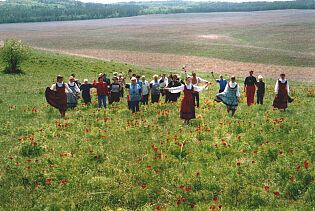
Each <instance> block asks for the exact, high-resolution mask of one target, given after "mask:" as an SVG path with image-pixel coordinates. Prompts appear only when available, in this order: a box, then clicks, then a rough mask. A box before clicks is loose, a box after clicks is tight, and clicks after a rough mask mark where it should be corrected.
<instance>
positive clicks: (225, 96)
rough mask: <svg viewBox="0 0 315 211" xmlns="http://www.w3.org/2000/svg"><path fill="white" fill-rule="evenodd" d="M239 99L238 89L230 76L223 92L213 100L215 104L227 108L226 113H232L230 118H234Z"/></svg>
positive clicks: (233, 77) (233, 78)
mask: <svg viewBox="0 0 315 211" xmlns="http://www.w3.org/2000/svg"><path fill="white" fill-rule="evenodd" d="M239 99H240V88H239V86H238V84H237V83H236V82H235V76H231V81H230V82H229V83H227V85H226V86H225V89H224V91H223V92H221V93H218V94H217V95H216V96H215V98H214V100H215V101H217V102H222V103H224V104H225V105H226V107H227V112H228V113H229V112H230V111H232V116H234V114H235V112H236V109H237V106H238V102H239Z"/></svg>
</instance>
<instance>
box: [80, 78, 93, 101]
mask: <svg viewBox="0 0 315 211" xmlns="http://www.w3.org/2000/svg"><path fill="white" fill-rule="evenodd" d="M91 88H92V84H90V83H89V80H88V79H84V83H83V84H82V85H81V86H80V90H81V91H82V98H83V100H84V103H85V104H86V105H87V104H89V103H90V102H91V94H90V89H91Z"/></svg>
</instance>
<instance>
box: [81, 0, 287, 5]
mask: <svg viewBox="0 0 315 211" xmlns="http://www.w3.org/2000/svg"><path fill="white" fill-rule="evenodd" d="M80 1H82V2H95V3H104V4H110V3H116V2H128V1H130V0H80ZM133 1H152V0H133ZM160 1H164V0H160ZM190 1H209V0H190ZM213 1H223V2H254V1H269V2H272V1H274V0H213ZM277 1H287V0H277Z"/></svg>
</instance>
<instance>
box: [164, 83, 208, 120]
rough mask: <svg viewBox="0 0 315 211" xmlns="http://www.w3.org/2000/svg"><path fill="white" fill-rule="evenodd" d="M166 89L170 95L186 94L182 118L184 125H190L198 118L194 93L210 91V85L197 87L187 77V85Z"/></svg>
mask: <svg viewBox="0 0 315 211" xmlns="http://www.w3.org/2000/svg"><path fill="white" fill-rule="evenodd" d="M165 89H166V90H168V91H169V92H170V93H180V92H182V91H183V92H184V98H183V100H182V103H181V107H180V118H181V119H184V124H189V121H190V120H191V119H195V118H196V114H195V106H194V98H193V93H194V92H201V91H202V90H204V89H208V83H207V85H206V86H202V87H200V86H196V85H193V84H192V79H191V78H190V77H187V78H186V83H185V85H181V86H178V87H172V88H165Z"/></svg>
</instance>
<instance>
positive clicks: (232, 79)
mask: <svg viewBox="0 0 315 211" xmlns="http://www.w3.org/2000/svg"><path fill="white" fill-rule="evenodd" d="M231 81H232V82H233V83H234V82H235V76H234V75H232V76H231Z"/></svg>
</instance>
